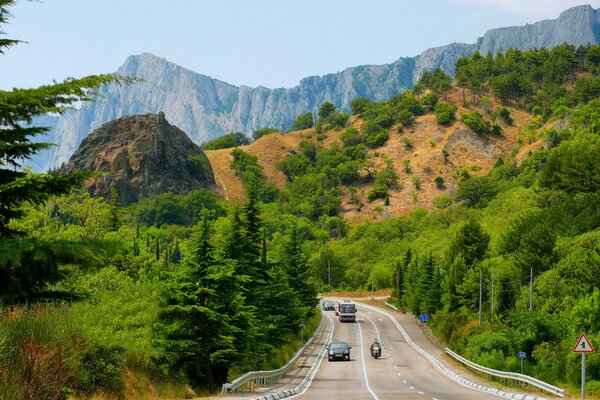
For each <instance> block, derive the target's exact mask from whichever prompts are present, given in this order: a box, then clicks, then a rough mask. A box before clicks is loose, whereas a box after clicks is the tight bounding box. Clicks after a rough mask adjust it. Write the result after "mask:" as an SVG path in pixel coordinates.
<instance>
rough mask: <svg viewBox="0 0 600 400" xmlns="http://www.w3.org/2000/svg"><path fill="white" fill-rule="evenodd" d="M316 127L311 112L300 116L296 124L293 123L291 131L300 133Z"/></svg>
mask: <svg viewBox="0 0 600 400" xmlns="http://www.w3.org/2000/svg"><path fill="white" fill-rule="evenodd" d="M313 126H314V120H313V115H312V113H311V112H310V111H309V112H307V113H306V114H302V115H299V116H298V118H296V120H295V121H294V122H292V126H291V129H292V130H293V131H300V130H303V129H309V128H312V127H313Z"/></svg>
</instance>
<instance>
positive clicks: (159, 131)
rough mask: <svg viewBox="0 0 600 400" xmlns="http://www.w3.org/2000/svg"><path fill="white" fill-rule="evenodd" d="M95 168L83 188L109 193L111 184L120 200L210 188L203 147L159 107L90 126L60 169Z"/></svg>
mask: <svg viewBox="0 0 600 400" xmlns="http://www.w3.org/2000/svg"><path fill="white" fill-rule="evenodd" d="M78 171H100V172H103V173H104V174H103V175H101V176H99V177H96V178H92V179H89V180H88V181H87V182H86V184H85V187H86V189H87V190H88V191H89V193H90V195H92V196H94V197H100V196H102V197H104V198H109V197H110V192H111V189H112V188H115V189H116V190H117V194H118V195H119V198H120V200H121V204H122V205H127V204H130V203H132V202H135V201H138V200H139V199H141V198H143V197H152V196H155V195H157V194H160V193H164V192H173V193H187V192H189V191H191V190H194V189H199V188H212V187H214V183H215V182H214V177H213V172H212V169H211V167H210V163H209V161H208V158H206V155H205V154H204V152H203V151H202V150H201V149H200V147H198V146H197V145H196V144H194V143H193V142H192V141H191V140H190V139H189V138H188V136H187V135H186V134H185V132H183V131H182V130H181V129H179V128H177V127H176V126H174V125H171V124H169V122H168V121H167V120H166V119H165V115H164V113H163V112H159V113H158V114H147V115H135V116H130V117H122V118H119V119H117V120H114V121H111V122H108V123H106V124H104V125H102V126H101V127H100V128H98V129H96V130H94V131H93V132H92V133H91V134H90V135H89V136H88V137H86V138H85V139H84V140H83V141H82V142H81V146H80V147H79V149H77V151H76V152H75V153H74V154H73V156H72V157H71V159H70V160H69V162H68V164H67V165H66V166H65V167H64V168H63V172H65V173H71V172H78Z"/></svg>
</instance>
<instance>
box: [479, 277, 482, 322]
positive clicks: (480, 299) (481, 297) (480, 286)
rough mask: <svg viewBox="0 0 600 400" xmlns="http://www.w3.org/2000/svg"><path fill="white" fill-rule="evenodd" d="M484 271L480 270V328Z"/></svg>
mask: <svg viewBox="0 0 600 400" xmlns="http://www.w3.org/2000/svg"><path fill="white" fill-rule="evenodd" d="M482 286H483V269H480V270H479V326H481V299H482V296H483V289H482Z"/></svg>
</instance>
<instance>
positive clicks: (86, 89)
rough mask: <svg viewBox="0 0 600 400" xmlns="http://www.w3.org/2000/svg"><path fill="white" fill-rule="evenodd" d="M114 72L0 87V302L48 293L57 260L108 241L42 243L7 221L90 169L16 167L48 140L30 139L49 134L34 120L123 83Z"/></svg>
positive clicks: (88, 259) (0, 20) (3, 0)
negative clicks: (44, 171)
mask: <svg viewBox="0 0 600 400" xmlns="http://www.w3.org/2000/svg"><path fill="white" fill-rule="evenodd" d="M14 4H15V1H14V0H0V54H5V52H6V50H7V49H9V48H10V47H11V46H14V45H16V44H18V43H19V42H20V41H19V40H15V39H9V38H5V37H1V36H2V35H4V32H2V27H3V25H4V24H6V23H7V21H8V20H9V18H10V16H11V15H10V12H9V8H10V7H12V6H14ZM128 81H129V80H126V79H123V78H121V77H119V76H116V75H94V76H88V77H85V78H80V79H75V78H69V79H66V80H64V81H63V82H60V83H54V84H51V85H45V86H41V87H39V88H34V89H16V88H15V89H12V90H10V91H4V90H0V276H2V279H0V281H1V283H0V302H12V301H17V302H18V301H24V300H29V299H30V298H31V297H32V296H33V295H35V296H36V297H37V298H42V296H44V297H46V298H48V297H56V295H57V292H55V293H49V294H47V293H46V292H45V289H46V288H47V285H48V284H51V283H54V282H56V281H58V280H59V279H60V278H61V277H62V276H63V272H64V271H61V269H60V268H61V266H62V264H66V263H74V262H75V260H77V261H76V262H78V263H80V265H82V266H83V265H90V264H93V263H94V262H95V261H96V260H98V258H99V257H100V255H101V254H102V253H104V252H105V250H106V249H110V251H114V248H112V246H110V245H109V244H104V245H103V246H98V247H97V248H95V247H94V243H86V244H82V243H73V242H65V241H58V240H52V241H43V240H35V239H24V238H21V236H22V233H21V232H17V231H15V230H13V229H11V227H10V222H11V220H14V219H17V218H20V217H22V216H23V213H24V211H23V207H22V206H23V205H24V204H25V203H34V204H42V203H44V202H45V201H46V200H47V199H48V198H49V197H50V196H53V195H61V194H66V193H69V192H70V191H71V189H72V188H73V187H75V186H77V185H79V184H80V183H81V182H82V181H83V180H84V179H85V178H86V177H89V176H90V175H91V173H88V172H85V173H77V174H70V175H60V174H34V173H31V172H28V171H23V170H21V167H22V163H23V162H24V161H26V160H27V159H29V158H31V156H32V155H34V154H35V153H37V152H39V151H41V150H44V149H48V148H49V147H51V146H52V144H50V143H34V142H33V138H35V137H36V136H38V135H41V134H44V133H46V132H48V129H49V128H47V127H43V126H35V124H34V123H33V121H34V118H35V117H38V116H43V115H46V114H50V113H54V114H56V113H62V112H64V111H65V110H67V109H69V108H71V107H72V106H73V105H75V104H77V103H79V102H82V101H88V100H91V99H92V97H93V96H94V94H95V90H96V89H97V88H98V87H100V86H101V85H103V84H108V83H118V82H128Z"/></svg>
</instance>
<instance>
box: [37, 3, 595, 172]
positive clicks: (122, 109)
mask: <svg viewBox="0 0 600 400" xmlns="http://www.w3.org/2000/svg"><path fill="white" fill-rule="evenodd" d="M599 18H600V13H599V11H598V10H594V9H593V8H592V7H590V6H579V7H574V8H572V9H569V10H567V11H565V12H563V13H562V14H561V15H560V17H559V18H558V19H555V20H547V21H541V22H538V23H535V24H533V25H526V26H522V27H510V28H499V29H493V30H491V31H488V32H487V33H486V34H485V35H484V36H483V37H481V38H479V39H478V40H477V43H476V44H464V43H452V44H449V45H446V46H441V47H437V48H432V49H428V50H425V51H424V52H423V53H421V54H420V55H419V56H417V57H406V58H400V59H398V60H397V61H395V62H393V63H391V64H384V65H362V66H358V67H352V68H347V69H345V70H343V71H341V72H338V73H335V74H329V75H324V76H313V77H308V78H305V79H303V80H302V81H300V83H299V84H298V85H297V86H295V87H293V88H288V89H283V88H279V89H268V88H265V87H257V88H251V87H247V86H240V87H237V86H233V85H230V84H227V83H225V82H221V81H218V80H216V79H213V78H210V77H208V76H205V75H201V74H198V73H195V72H193V71H190V70H188V69H185V68H182V67H180V66H178V65H175V64H173V63H170V62H168V61H167V60H165V59H164V58H160V57H157V56H155V55H152V54H150V53H144V54H141V55H137V56H130V57H129V58H127V60H126V61H125V64H124V65H123V66H122V67H121V68H119V70H118V71H117V73H118V74H121V75H126V76H135V77H139V78H142V79H143V80H144V81H143V82H139V83H135V84H133V85H130V86H127V85H122V86H118V85H113V86H110V87H106V88H103V89H101V90H100V92H101V94H102V95H103V96H102V97H98V98H97V99H96V101H95V102H93V103H85V104H84V105H83V106H82V108H81V110H79V111H70V112H67V113H65V114H64V115H62V116H61V117H60V118H59V120H58V122H57V124H56V128H55V130H54V138H55V140H54V141H55V142H56V143H58V146H57V147H55V148H54V149H53V153H52V156H51V157H50V161H49V162H48V164H47V165H46V168H48V167H56V166H58V165H60V164H61V163H63V162H65V161H66V160H68V158H69V156H70V155H71V154H72V153H73V152H74V151H75V149H76V148H77V146H78V145H79V143H80V142H81V141H82V140H83V138H85V137H86V136H87V135H88V134H89V132H90V131H91V130H93V129H95V128H98V127H99V126H100V125H102V124H103V123H105V122H107V121H110V120H112V119H115V118H119V117H122V116H125V115H135V114H145V113H149V112H152V113H156V112H158V111H159V110H163V111H164V112H165V115H166V116H167V117H168V119H169V120H171V121H173V123H175V124H176V125H177V126H180V127H181V128H182V129H183V130H185V131H186V132H188V133H189V134H190V137H191V139H192V140H193V141H194V142H195V143H201V142H204V141H207V140H211V139H214V138H216V137H219V136H221V135H223V134H226V133H229V132H235V131H239V132H243V133H245V134H247V135H250V134H251V133H252V131H254V130H257V129H261V128H265V127H272V128H277V129H280V128H282V127H284V128H287V127H288V126H289V125H290V124H291V122H292V121H293V120H294V119H295V118H296V117H297V116H298V115H300V114H302V113H305V112H307V111H312V112H313V114H316V112H317V110H318V108H319V106H320V105H321V104H322V103H323V102H324V101H330V102H332V103H334V104H335V105H336V106H337V107H338V108H340V109H344V110H347V109H348V105H349V103H350V101H352V100H353V99H354V98H356V97H360V96H363V97H368V98H370V99H372V100H383V99H387V98H389V97H390V96H392V95H394V94H396V93H398V92H400V91H402V90H403V89H406V88H410V87H412V85H413V84H414V82H416V81H417V80H418V78H419V77H420V76H421V74H422V73H423V72H424V71H426V70H431V69H434V68H437V67H441V68H442V69H443V70H445V71H446V72H447V73H450V74H453V72H454V63H455V62H456V60H457V59H458V58H459V57H461V56H463V55H470V54H472V53H473V52H474V51H475V50H479V51H480V52H483V53H487V52H488V51H491V52H492V53H495V52H496V51H497V50H506V49H508V48H510V47H518V48H520V49H524V50H525V49H530V48H533V47H541V46H551V45H555V44H560V43H563V42H567V43H571V44H574V45H580V44H586V43H599V42H600V20H599ZM49 138H50V136H49ZM33 164H36V162H35V161H34V163H33ZM38 164H41V162H37V164H36V165H38Z"/></svg>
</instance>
